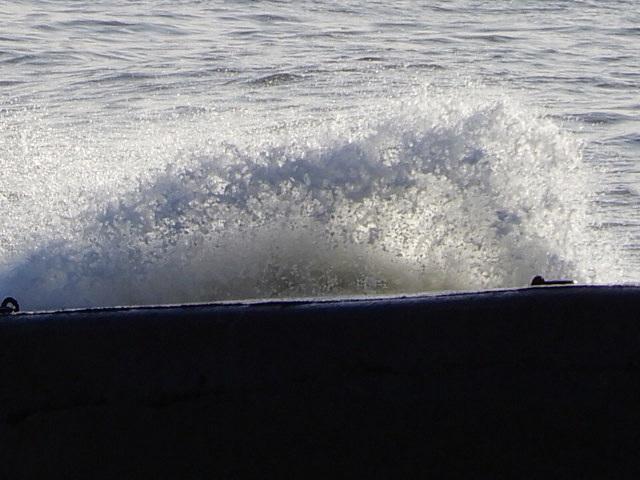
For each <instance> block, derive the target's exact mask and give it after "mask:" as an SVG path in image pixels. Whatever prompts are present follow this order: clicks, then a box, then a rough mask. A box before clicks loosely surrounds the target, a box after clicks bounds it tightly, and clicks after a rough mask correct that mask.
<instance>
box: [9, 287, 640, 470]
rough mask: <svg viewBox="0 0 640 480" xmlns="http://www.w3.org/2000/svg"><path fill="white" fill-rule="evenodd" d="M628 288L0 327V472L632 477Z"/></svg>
mask: <svg viewBox="0 0 640 480" xmlns="http://www.w3.org/2000/svg"><path fill="white" fill-rule="evenodd" d="M639 447H640V288H636V287H576V286H571V287H539V288H531V289H523V290H508V291H500V292H485V293H468V294H453V295H441V296H425V297H412V298H395V299H379V300H351V301H330V302H281V303H261V304H238V305H201V306H184V307H155V308H132V309H105V310H93V311H75V312H57V313H37V314H31V313H17V314H10V315H5V316H0V478H7V479H18V478H90V479H96V478H136V479H141V478H154V479H158V478H172V479H180V478H207V479H211V478H296V479H298V478H299V479H308V478H346V477H349V478H454V477H465V478H499V477H511V478H639V477H638V475H639V474H640V453H639V452H640V450H639Z"/></svg>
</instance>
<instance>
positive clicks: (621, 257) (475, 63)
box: [0, 0, 640, 309]
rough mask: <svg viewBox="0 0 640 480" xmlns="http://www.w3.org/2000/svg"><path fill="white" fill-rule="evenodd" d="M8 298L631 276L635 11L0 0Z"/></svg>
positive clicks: (394, 291)
mask: <svg viewBox="0 0 640 480" xmlns="http://www.w3.org/2000/svg"><path fill="white" fill-rule="evenodd" d="M0 12H2V13H0V66H1V68H2V70H1V71H2V76H1V77H0V166H1V169H0V176H1V177H0V206H1V209H2V210H1V211H2V221H1V223H0V295H3V296H7V295H11V296H13V297H15V298H17V299H19V301H20V303H21V307H22V308H23V309H57V308H74V307H92V306H114V305H141V304H167V303H192V302H209V301H221V300H241V299H265V298H269V299H272V298H292V297H294V298H298V297H305V298H306V297H314V298H318V297H321V298H324V297H338V296H340V297H342V296H349V297H351V296H362V295H365V296H368V295H371V296H378V295H403V294H415V293H424V292H434V291H436V292H437V291H458V290H476V289H494V288H506V287H518V286H524V285H527V284H528V283H529V282H530V281H531V279H532V277H533V276H534V275H543V276H545V277H547V278H564V279H574V280H576V281H577V282H580V283H589V284H606V283H637V282H638V281H639V279H640V271H639V269H638V267H639V266H640V217H639V216H638V212H639V211H640V210H638V207H639V206H640V205H639V202H640V197H639V192H640V178H639V176H638V173H639V171H640V170H639V168H638V161H639V159H640V155H639V154H640V133H638V132H639V131H640V128H639V125H640V95H639V94H638V92H640V53H638V52H640V48H638V47H640V29H639V28H638V27H637V25H639V24H640V6H638V4H637V3H635V2H625V1H611V2H599V3H596V2H588V1H570V0H566V1H557V2H540V1H534V0H530V1H518V2H516V1H510V2H484V1H471V0H460V1H451V2H444V1H442V2H409V1H400V2H394V3H393V4H385V3H382V2H362V1H354V0H351V1H347V2H333V1H326V0H321V1H310V0H303V1H300V2H288V1H244V2H222V1H219V2H217V1H216V2H210V3H203V2H198V1H194V0H185V1H180V2H175V1H172V2H168V1H161V0H156V1H145V2H124V1H122V2H120V1H104V2H97V3H96V2H78V1H57V2H43V1H21V2H0Z"/></svg>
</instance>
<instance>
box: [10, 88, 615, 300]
mask: <svg viewBox="0 0 640 480" xmlns="http://www.w3.org/2000/svg"><path fill="white" fill-rule="evenodd" d="M382 103H383V104H382ZM193 115H197V119H196V120H197V122H199V124H200V125H201V126H202V125H207V124H212V123H215V122H216V119H215V118H214V117H208V116H207V113H206V112H200V113H194V114H193ZM321 117H323V115H319V118H318V119H317V120H314V119H312V118H291V119H289V120H287V121H282V122H275V123H274V124H271V125H263V126H261V127H259V128H254V129H245V130H244V131H242V132H239V131H238V132H235V133H234V132H233V129H231V133H227V135H226V136H224V137H222V138H221V137H220V136H218V135H214V134H213V133H210V134H206V133H202V134H200V135H199V136H198V138H195V139H194V138H192V137H190V139H189V140H188V141H185V142H183V143H182V144H181V145H180V147H179V148H176V149H175V151H172V153H171V159H170V160H169V161H166V162H165V163H164V164H162V165H161V166H160V167H159V168H157V169H156V170H154V171H153V173H152V174H149V173H147V174H145V175H142V174H140V175H139V176H138V179H137V180H136V181H135V182H133V183H132V182H128V183H127V182H123V183H122V184H121V185H122V186H121V189H120V190H118V188H116V187H113V186H112V187H110V188H108V189H102V190H96V192H97V193H95V195H94V199H93V200H91V201H90V202H84V205H83V206H82V208H80V207H78V208H77V210H76V211H73V212H72V213H71V214H69V213H67V214H66V216H63V215H60V216H59V218H57V219H56V220H55V221H53V222H52V223H51V225H52V227H51V228H48V229H47V228H44V229H43V230H42V231H41V232H40V233H39V234H38V235H35V237H34V236H32V238H30V241H29V242H28V243H27V244H24V245H22V246H20V247H19V248H14V249H13V250H12V251H11V252H10V254H9V253H7V252H5V255H4V257H5V258H4V260H3V261H4V263H5V264H6V269H5V271H4V272H3V274H2V277H1V278H0V289H1V290H2V291H3V292H6V293H7V294H11V295H13V296H15V297H16V298H19V299H20V300H21V303H22V304H23V305H24V307H26V308H27V309H51V308H69V307H82V306H109V305H134V304H156V303H163V304H166V303H187V302H205V301H217V300H231V299H248V298H280V297H326V296H345V295H346V296H353V295H380V294H405V293H418V292H426V291H437V290H466V289H485V288H501V287H512V286H522V285H526V284H528V283H529V282H530V280H531V278H532V277H533V276H534V275H536V274H543V275H545V276H548V277H563V278H565V277H566V278H574V279H576V280H578V281H581V282H596V281H602V279H603V278H605V277H606V275H607V272H608V271H609V269H610V266H609V265H604V264H600V263H598V262H601V261H602V262H603V261H604V260H601V257H602V256H601V255H599V254H598V252H599V251H601V248H602V246H601V245H599V244H598V243H597V242H596V241H595V238H596V235H595V234H594V232H593V229H592V228H591V226H590V224H591V223H592V222H591V218H590V205H591V201H592V196H591V193H590V192H591V187H590V177H591V175H592V174H593V173H592V172H589V169H588V166H587V165H585V164H584V163H583V161H582V156H581V150H580V145H579V144H578V142H577V141H576V140H575V138H574V137H573V136H572V135H571V134H569V133H566V132H565V131H563V130H562V128H561V127H560V126H559V125H558V124H557V122H554V121H552V120H550V119H547V118H544V116H541V115H539V114H538V112H533V111H531V109H528V108H525V107H523V106H522V105H520V104H518V103H517V102H514V101H512V100H509V99H507V98H504V97H498V98H496V97H492V98H487V97H485V96H484V95H482V94H473V93H466V94H463V93H459V94H456V95H455V96H451V95H450V94H449V95H446V94H443V93H437V92H433V91H423V92H421V93H419V94H414V95H411V96H408V97H405V98H402V99H397V100H394V101H386V102H381V104H378V105H370V106H368V107H364V106H363V107H362V109H361V110H360V111H357V112H348V113H347V112H343V113H336V112H333V113H331V115H324V117H331V118H321ZM196 120H194V119H193V118H192V119H190V121H189V122H186V123H187V124H188V125H186V126H185V127H184V128H185V129H186V128H187V127H188V128H192V126H193V122H194V121H196ZM212 130H213V128H212ZM199 131H200V132H206V131H207V129H206V128H200V130H199ZM158 135H161V134H160V133H159V134H158ZM152 140H153V139H152ZM158 140H159V138H158ZM149 143H150V142H149V140H148V139H147V140H146V142H145V145H147V146H148V145H149ZM156 153H157V152H156ZM138 155H140V156H142V157H144V156H145V152H144V151H142V152H138ZM148 155H149V156H150V157H151V156H152V155H154V152H153V149H150V151H149V153H148ZM150 162H151V160H150ZM131 168H134V167H131ZM135 168H137V169H139V170H140V171H142V170H141V169H142V167H141V166H139V165H138V166H136V167H135ZM134 170H135V169H134ZM133 174H134V176H135V172H133ZM70 178H71V177H70ZM87 203H89V204H90V205H87ZM45 207H46V206H45ZM45 207H43V208H45ZM54 210H55V209H54ZM61 225H62V227H61ZM64 225H67V226H66V227H64ZM61 232H62V233H61ZM4 234H5V240H6V236H7V235H8V234H7V233H6V232H5V233H4ZM15 243H16V241H15V240H14V241H13V244H14V245H15Z"/></svg>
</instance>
